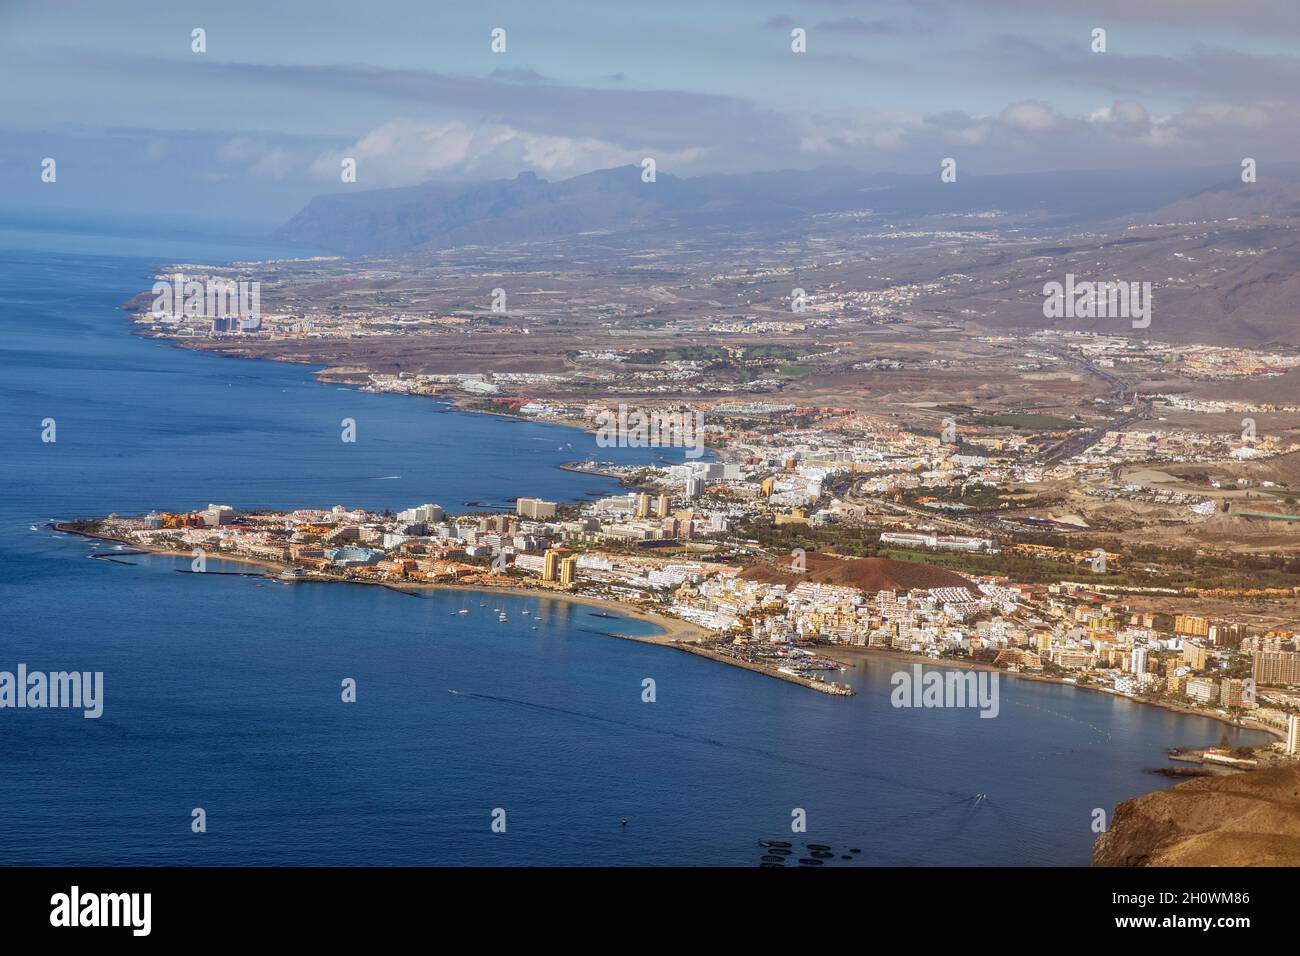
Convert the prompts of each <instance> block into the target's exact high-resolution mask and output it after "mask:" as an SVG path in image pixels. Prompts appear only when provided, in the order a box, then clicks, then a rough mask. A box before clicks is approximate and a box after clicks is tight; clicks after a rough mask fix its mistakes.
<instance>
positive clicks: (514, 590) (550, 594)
mask: <svg viewBox="0 0 1300 956" xmlns="http://www.w3.org/2000/svg"><path fill="white" fill-rule="evenodd" d="M49 526H50V527H51V528H52V529H53V530H55V531H58V532H59V533H60V534H71V535H76V536H77V537H80V538H88V539H90V540H93V541H112V542H113V543H114V544H123V545H127V546H128V547H131V548H136V549H138V550H140V551H143V552H147V553H148V554H158V555H164V556H166V557H171V558H193V557H194V555H193V554H192V553H190V552H187V551H176V550H173V549H170V548H155V547H150V546H147V545H142V544H140V543H139V542H136V541H130V540H127V539H124V538H115V537H113V536H111V535H104V534H91V533H89V532H86V531H84V530H80V529H77V528H71V527H68V526H67V525H66V524H64V523H63V522H58V521H54V522H50V524H49ZM208 558H210V559H211V560H213V561H226V562H229V563H231V564H246V565H249V566H250V567H256V568H264V569H266V570H267V571H273V572H275V574H279V573H280V572H282V571H289V570H291V569H292V568H293V565H290V564H281V563H279V562H276V561H269V560H267V559H265V558H253V557H249V556H247V555H242V554H241V555H233V554H228V553H225V552H218V553H215V554H209V555H208ZM268 577H269V578H270V579H271V580H278V578H276V577H275V575H268ZM285 583H294V584H358V585H363V586H367V587H382V588H386V589H387V590H390V591H410V590H421V591H459V592H461V593H470V594H510V595H514V596H516V597H531V598H548V599H550V600H555V601H567V602H569V603H571V604H584V605H587V606H588V607H595V608H600V609H604V610H611V611H617V612H618V613H619V614H621V615H622V616H624V617H629V618H632V619H634V620H638V621H644V622H646V623H647V624H653V625H655V626H656V627H658V628H659V629H660V630H662V631H663V632H664V633H662V634H649V635H638V634H613V635H611V636H613V637H619V638H623V639H625V640H632V641H640V642H642V643H647V644H662V645H672V644H676V643H678V642H688V643H693V642H697V641H704V640H707V639H708V637H709V634H708V632H707V631H705V630H704V629H703V628H701V627H698V626H697V625H695V624H691V623H689V622H687V621H683V620H681V619H680V618H675V617H668V616H667V615H662V614H656V613H654V612H653V611H647V610H645V609H643V608H639V607H637V606H636V605H633V604H628V603H627V602H625V601H618V600H615V599H613V598H602V597H595V596H593V595H589V594H572V593H569V592H565V591H552V590H550V589H548V588H527V587H492V586H490V585H484V584H476V585H462V584H437V583H434V582H432V581H410V582H399V581H366V580H360V579H354V578H340V577H331V576H320V577H311V578H303V579H302V580H300V581H294V582H285Z"/></svg>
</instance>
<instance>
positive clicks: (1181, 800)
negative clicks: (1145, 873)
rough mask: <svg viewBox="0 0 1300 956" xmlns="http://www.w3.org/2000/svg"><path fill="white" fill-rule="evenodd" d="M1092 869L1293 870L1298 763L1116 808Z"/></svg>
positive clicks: (1297, 842)
mask: <svg viewBox="0 0 1300 956" xmlns="http://www.w3.org/2000/svg"><path fill="white" fill-rule="evenodd" d="M1092 865H1093V866H1300V764H1292V765H1288V766H1285V767H1279V768H1275V769H1269V770H1256V771H1251V772H1248V773H1237V774H1230V775H1226V776H1219V777H1202V778H1198V779H1196V780H1191V781H1188V782H1187V783H1180V784H1179V785H1178V786H1176V787H1174V788H1173V789H1171V790H1161V791H1158V792H1156V793H1148V794H1146V795H1145V796H1141V797H1136V798H1134V799H1132V800H1127V801H1125V802H1124V803H1121V804H1120V805H1119V806H1118V807H1116V808H1115V816H1114V819H1113V820H1112V821H1111V825H1110V828H1109V829H1108V830H1107V831H1106V832H1105V833H1103V834H1102V835H1101V836H1100V837H1098V838H1097V842H1096V844H1095V845H1094V847H1093V851H1092Z"/></svg>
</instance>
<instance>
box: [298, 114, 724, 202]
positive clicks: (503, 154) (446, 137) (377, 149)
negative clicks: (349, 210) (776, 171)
mask: <svg viewBox="0 0 1300 956" xmlns="http://www.w3.org/2000/svg"><path fill="white" fill-rule="evenodd" d="M702 152H703V150H699V149H687V150H677V151H669V152H665V151H663V150H630V149H626V148H623V147H620V146H617V145H615V144H614V143H610V142H607V141H605V140H601V139H596V138H593V137H569V136H550V135H545V134H541V133H532V132H527V131H524V130H519V129H515V128H514V127H511V126H506V125H504V124H498V123H489V124H484V125H480V126H476V127H471V126H469V125H467V124H466V123H463V122H461V121H459V120H452V121H449V122H430V121H426V120H416V119H406V118H399V119H394V120H390V121H389V122H387V123H384V124H383V125H382V126H378V127H376V128H375V129H373V130H371V131H370V132H369V133H367V134H366V135H364V136H362V137H361V138H360V139H358V140H357V141H356V142H355V143H353V144H352V145H351V146H347V147H345V148H343V149H341V150H334V151H329V152H326V153H323V154H321V155H319V156H317V157H316V159H315V161H314V162H313V163H312V173H313V174H314V175H316V176H319V177H321V178H336V177H337V176H338V174H339V163H340V160H341V159H342V158H343V157H352V158H353V159H355V160H356V161H357V175H358V181H363V182H364V183H365V184H366V185H368V186H377V187H378V186H406V185H413V184H415V183H421V182H425V181H427V180H429V179H434V178H480V177H481V178H509V177H513V176H515V175H516V174H518V173H519V172H520V171H521V170H531V171H533V172H535V173H537V174H539V175H541V176H543V177H546V178H557V179H563V178H566V177H568V176H576V175H579V174H581V173H586V172H590V171H592V170H594V169H604V168H608V167H610V166H620V165H626V164H628V163H639V162H641V160H642V159H643V158H644V157H646V156H654V157H655V158H656V160H657V161H658V163H659V165H660V168H661V169H664V170H665V171H671V167H672V165H673V164H674V163H679V162H685V161H688V160H693V159H696V158H698V157H699V156H700V155H701V154H702Z"/></svg>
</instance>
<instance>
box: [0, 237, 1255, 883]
mask: <svg viewBox="0 0 1300 956" xmlns="http://www.w3.org/2000/svg"><path fill="white" fill-rule="evenodd" d="M288 253H292V250H280V249H275V248H273V247H270V246H268V245H266V244H246V243H233V242H232V243H217V242H213V241H196V240H187V239H184V238H180V239H169V238H165V237H159V238H156V239H141V238H138V237H137V238H124V237H107V236H96V235H78V234H70V233H41V232H36V231H26V230H15V229H8V230H0V398H2V399H3V401H2V402H0V447H2V448H3V452H4V453H3V456H0V489H3V494H0V568H2V569H3V575H0V670H9V671H12V670H14V669H15V668H16V667H17V665H19V664H26V665H27V667H28V668H29V669H30V670H43V671H61V670H78V671H102V672H103V674H104V713H103V716H102V717H101V718H99V719H97V720H88V719H85V718H83V717H82V715H81V712H80V711H61V710H52V709H51V710H17V709H4V710H0V742H2V746H0V863H3V864H11V865H12V864H67V865H77V864H90V865H97V864H118V865H149V864H218V865H227V864H229V865H237V864H266V865H271V864H274V865H295V864H331V865H363V864H366V865H374V864H378V865H548V864H556V865H580V864H601V865H632V866H635V865H755V864H757V863H758V861H759V856H760V852H761V851H760V848H759V846H758V843H757V841H758V840H760V839H782V840H787V841H791V842H793V843H795V844H796V847H800V846H801V845H802V844H803V843H804V842H808V841H812V842H820V843H825V844H827V845H830V846H833V847H834V848H835V851H836V854H835V856H836V858H835V859H834V860H832V861H829V863H828V865H831V866H869V865H991V866H1005V865H1081V864H1086V863H1087V861H1088V858H1089V854H1090V850H1091V844H1092V840H1093V839H1094V837H1095V833H1094V832H1093V829H1092V826H1093V820H1094V811H1095V810H1096V809H1097V808H1101V809H1102V810H1104V812H1105V813H1106V814H1107V815H1109V813H1110V812H1111V810H1112V808H1113V807H1114V805H1115V804H1116V803H1117V802H1119V801H1122V800H1124V799H1127V798H1129V797H1132V796H1135V795H1137V794H1140V793H1144V792H1147V791H1150V790H1153V789H1157V788H1160V787H1164V786H1167V785H1168V782H1167V781H1166V780H1165V779H1164V778H1162V777H1159V776H1155V775H1153V774H1151V773H1150V772H1149V771H1150V769H1151V768H1154V767H1159V766H1163V765H1165V763H1166V760H1165V757H1164V750H1165V749H1166V748H1168V747H1170V746H1175V745H1186V746H1195V745H1207V744H1213V743H1216V742H1218V740H1219V739H1220V736H1221V735H1222V733H1223V732H1224V729H1225V725H1223V724H1220V723H1218V722H1215V721H1212V720H1209V719H1207V718H1201V717H1194V716H1187V715H1182V714H1177V713H1172V712H1169V711H1165V710H1161V709H1158V708H1154V707H1147V706H1143V705H1140V704H1136V703H1133V702H1131V701H1126V700H1122V699H1117V698H1114V697H1111V696H1108V695H1104V694H1099V693H1095V692H1089V691H1084V690H1079V689H1076V688H1071V687H1067V686H1061V685H1053V684H1045V683H1036V682H1029V681H1024V680H1016V679H1010V678H1008V679H1004V680H1002V682H1001V685H1000V688H1001V708H1000V714H999V716H998V717H997V718H996V719H992V720H988V719H980V718H979V717H978V713H977V712H976V711H973V710H942V709H937V710H924V709H917V710H912V709H895V708H894V707H892V706H891V705H890V702H889V695H890V691H891V689H892V687H891V684H890V676H891V674H892V673H893V672H894V671H896V670H898V669H900V668H903V667H905V666H906V665H905V664H903V663H900V662H899V661H898V660H896V659H890V658H872V659H870V660H868V661H866V662H864V663H862V664H859V665H857V666H856V667H855V668H853V669H852V670H851V671H849V672H847V673H846V674H845V675H842V677H841V679H844V680H847V681H848V682H849V683H851V684H852V685H853V686H854V687H855V689H856V690H857V692H858V693H857V696H854V697H851V698H836V697H830V696H826V695H822V694H818V693H815V692H813V691H810V690H807V689H805V688H802V687H799V686H796V685H793V684H788V683H785V682H781V681H777V680H773V679H770V678H767V677H764V676H762V675H758V674H753V673H750V672H747V671H743V670H739V669H735V668H731V667H728V666H726V665H723V664H718V663H715V662H712V661H708V660H704V659H701V658H698V657H695V656H693V655H688V654H684V653H681V652H679V651H675V650H672V649H670V648H662V647H655V646H651V645H646V644H640V643H636V642H631V641H625V640H618V639H615V638H613V637H610V636H608V633H607V632H611V631H617V632H622V633H628V634H649V633H653V632H654V631H655V628H654V627H653V625H649V624H645V623H643V622H640V621H636V620H628V619H615V620H611V619H608V618H603V617H595V616H593V609H591V608H587V607H583V606H581V605H576V604H567V603H565V602H559V601H554V600H545V599H539V598H526V597H517V596H507V595H494V594H483V595H480V594H473V593H451V592H426V593H424V594H422V595H421V596H419V597H411V596H408V595H405V594H401V593H397V592H394V591H391V590H386V589H382V588H376V587H366V586H351V585H339V584H326V585H313V584H296V585H294V584H281V583H278V582H274V581H270V580H263V579H260V578H254V577H238V576H221V575H189V574H178V573H175V572H176V570H177V569H178V568H182V567H186V566H188V562H187V561H186V560H183V559H173V558H167V557H159V556H129V557H122V558H120V561H123V562H127V563H117V562H110V561H104V560H95V559H91V558H90V557H89V555H90V554H92V553H95V552H100V551H103V550H105V547H104V545H103V543H100V542H92V541H89V540H86V539H80V538H76V537H72V536H67V535H61V534H57V533H54V532H52V531H50V530H49V529H47V528H46V527H45V523H46V522H47V521H48V520H50V519H52V518H54V519H65V518H75V517H85V516H96V515H104V514H107V513H109V512H117V513H120V514H135V513H142V512H144V511H148V510H151V509H154V508H159V509H173V510H174V509H188V508H196V507H203V506H205V505H206V504H208V503H209V502H216V503H223V504H232V505H234V506H235V507H236V508H237V509H245V508H253V507H269V508H291V507H298V506H304V507H308V506H310V507H318V506H324V507H328V506H332V505H335V504H343V505H346V506H350V507H351V506H361V507H366V508H373V509H382V508H384V507H390V508H393V509H394V510H397V509H401V508H405V507H410V506H412V505H416V504H421V503H424V502H429V501H432V502H437V503H439V504H441V505H443V506H444V507H445V508H447V509H448V510H450V511H456V510H457V509H461V510H468V509H465V508H464V505H465V504H466V503H467V502H470V501H476V502H478V501H482V502H489V503H493V504H499V505H500V506H501V507H503V508H505V507H507V506H508V503H509V502H510V500H511V499H513V498H514V497H515V496H521V495H527V496H537V497H542V498H547V499H551V500H555V499H559V500H564V501H579V500H583V499H585V498H588V497H590V496H592V495H599V494H609V493H616V492H617V491H618V490H619V489H618V487H617V485H616V484H615V483H614V482H613V481H611V480H609V479H605V478H600V477H597V476H590V475H582V474H576V473H573V472H567V471H563V470H561V469H560V468H559V467H558V466H559V465H560V464H562V463H564V462H568V461H572V460H578V459H587V458H602V459H611V458H616V459H617V460H621V461H627V462H634V461H650V460H657V456H659V455H661V454H665V453H664V452H661V451H659V450H628V449H622V450H616V449H600V448H597V447H596V445H595V439H594V436H591V435H585V434H582V433H580V432H578V431H577V430H574V429H568V428H562V427H556V426H548V425H540V424H536V423H530V422H516V421H512V420H507V419H502V418H497V417H492V416H481V415H470V414H464V413H460V412H455V411H451V410H449V409H448V408H447V407H446V406H445V405H443V404H441V403H438V402H436V401H432V400H429V399H423V398H415V397H406V396H394V395H376V394H366V393H361V392H358V391H355V390H352V389H346V388H339V387H335V386H329V385H322V384H318V383H316V382H315V381H313V379H312V375H311V369H309V368H307V367H304V366H293V365H282V364H274V363H267V362H255V361H247V360H240V359H230V358H222V357H216V356H210V355H203V354H199V353H195V352H190V351H186V350H182V349H178V348H173V347H170V346H168V345H167V344H165V343H160V342H153V341H148V340H145V339H141V338H139V337H137V336H134V335H132V334H131V325H130V322H129V320H128V318H127V316H126V314H125V313H124V312H122V311H121V310H120V309H119V308H118V306H119V305H120V304H121V303H122V302H123V301H125V300H126V299H127V298H129V297H130V296H132V295H134V294H136V293H138V292H140V291H141V290H144V289H147V288H148V287H149V285H150V284H151V282H152V276H153V274H154V272H155V271H157V270H158V269H159V268H160V267H162V266H164V265H165V264H167V263H169V262H173V261H231V260H235V259H248V258H258V257H266V256H271V255H278V254H288ZM47 418H53V419H54V420H55V422H56V427H57V441H56V442H54V443H44V442H42V441H41V431H42V421H43V420H44V419H47ZM343 418H353V419H355V420H356V422H357V436H358V440H357V442H356V443H355V444H346V443H343V442H341V441H340V440H339V423H340V421H341V420H342V419H343ZM652 456H653V457H652ZM209 568H210V569H219V570H238V566H232V565H228V564H227V563H224V562H210V564H209ZM480 602H484V603H486V606H485V607H480V606H479V605H480ZM461 608H465V609H467V610H468V611H469V613H468V614H465V615H460V614H458V613H456V612H458V611H459V610H460V609H461ZM495 608H501V609H503V610H505V611H506V612H507V615H508V621H507V622H505V623H502V622H500V621H498V619H497V614H496V612H495V610H494V609H495ZM524 610H528V611H529V612H530V613H529V615H527V616H525V615H524V614H523V611H524ZM538 615H539V616H540V618H541V620H540V621H537V620H536V616H538ZM346 678H352V679H353V680H355V682H356V687H357V700H356V702H355V703H344V702H343V701H342V700H341V693H340V687H341V683H342V681H343V680H344V679H346ZM645 678H652V679H653V680H654V681H655V687H656V699H655V701H654V702H653V703H646V702H644V701H643V699H642V682H643V680H644V679H645ZM449 690H455V691H457V693H449ZM1228 734H1229V737H1230V739H1231V740H1232V741H1233V742H1234V743H1238V742H1239V743H1247V744H1251V743H1259V742H1262V741H1263V740H1265V739H1267V738H1266V737H1265V736H1264V735H1262V734H1259V733H1255V732H1246V731H1235V730H1229V731H1228ZM196 809H202V810H203V814H204V818H205V822H206V830H205V832H201V833H196V832H194V831H193V830H192V828H191V822H192V819H193V814H194V811H195V810H196ZM800 815H802V817H803V818H804V819H806V832H800V833H794V832H792V829H791V823H792V820H794V819H795V818H796V817H798V816H800ZM625 818H626V822H624V820H625ZM494 820H497V821H502V820H504V824H505V826H504V832H495V831H494V828H493V821H494ZM497 829H500V827H499V826H498V828H497ZM849 848H853V849H857V850H860V852H859V853H856V854H847V853H846V852H844V851H847V850H848V849H849ZM844 855H848V856H850V857H851V859H849V860H844V859H840V857H841V856H844Z"/></svg>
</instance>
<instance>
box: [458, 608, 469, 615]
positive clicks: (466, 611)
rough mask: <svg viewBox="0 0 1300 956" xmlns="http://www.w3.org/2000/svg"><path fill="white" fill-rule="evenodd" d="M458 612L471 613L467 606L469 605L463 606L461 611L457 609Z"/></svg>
mask: <svg viewBox="0 0 1300 956" xmlns="http://www.w3.org/2000/svg"><path fill="white" fill-rule="evenodd" d="M456 613H457V614H468V613H469V608H467V607H463V608H461V609H460V610H459V611H457V612H456Z"/></svg>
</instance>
